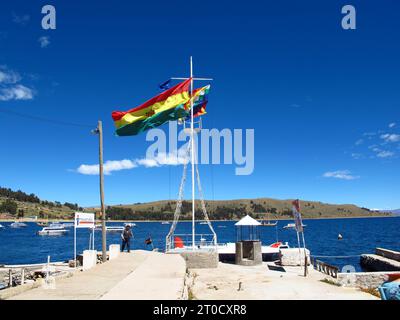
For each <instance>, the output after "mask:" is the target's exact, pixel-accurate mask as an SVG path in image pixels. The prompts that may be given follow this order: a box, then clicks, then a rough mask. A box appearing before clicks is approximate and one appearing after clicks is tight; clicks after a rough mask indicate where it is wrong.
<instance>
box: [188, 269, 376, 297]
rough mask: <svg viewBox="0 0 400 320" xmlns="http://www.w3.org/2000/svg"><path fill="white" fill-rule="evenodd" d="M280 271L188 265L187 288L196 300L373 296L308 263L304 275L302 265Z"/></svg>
mask: <svg viewBox="0 0 400 320" xmlns="http://www.w3.org/2000/svg"><path fill="white" fill-rule="evenodd" d="M284 271H285V272H282V271H276V270H270V269H269V268H268V265H267V263H263V264H262V265H260V266H253V267H245V266H238V265H234V264H227V263H219V265H218V268H217V269H212V270H211V269H191V272H192V273H194V274H195V275H196V276H195V278H194V285H193V287H192V288H191V292H192V294H193V295H194V297H195V299H200V300H207V299H232V300H236V299H239V300H247V299H249V300H259V299H261V300H287V299H288V300H376V299H377V298H376V297H375V296H373V295H371V294H368V293H365V292H362V291H360V290H358V289H354V288H344V287H338V286H335V285H332V284H328V283H324V282H321V281H320V280H322V279H324V278H325V275H324V274H322V273H320V272H318V271H315V270H313V269H312V268H311V267H309V275H308V276H307V278H304V277H303V276H302V273H303V268H299V267H284ZM239 283H240V284H239ZM239 288H240V289H239Z"/></svg>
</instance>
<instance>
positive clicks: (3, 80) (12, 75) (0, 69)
mask: <svg viewBox="0 0 400 320" xmlns="http://www.w3.org/2000/svg"><path fill="white" fill-rule="evenodd" d="M20 80H21V76H20V75H19V74H18V73H17V72H15V71H13V70H9V69H8V68H7V67H6V66H0V84H2V85H6V84H14V83H17V82H18V81H20Z"/></svg>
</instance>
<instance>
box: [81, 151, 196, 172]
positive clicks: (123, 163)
mask: <svg viewBox="0 0 400 320" xmlns="http://www.w3.org/2000/svg"><path fill="white" fill-rule="evenodd" d="M187 161H188V159H187V158H186V157H185V156H184V155H183V154H182V152H178V155H176V154H170V153H168V154H167V153H158V154H157V156H156V157H154V158H142V159H134V160H127V159H124V160H113V161H110V160H109V161H106V162H105V163H104V165H103V169H104V174H106V175H110V174H111V172H113V171H120V170H129V169H133V168H136V167H140V166H142V167H145V168H154V167H161V166H176V165H180V164H184V163H185V162H187ZM76 172H78V173H80V174H84V175H98V174H99V165H98V164H81V165H80V166H79V167H78V169H76Z"/></svg>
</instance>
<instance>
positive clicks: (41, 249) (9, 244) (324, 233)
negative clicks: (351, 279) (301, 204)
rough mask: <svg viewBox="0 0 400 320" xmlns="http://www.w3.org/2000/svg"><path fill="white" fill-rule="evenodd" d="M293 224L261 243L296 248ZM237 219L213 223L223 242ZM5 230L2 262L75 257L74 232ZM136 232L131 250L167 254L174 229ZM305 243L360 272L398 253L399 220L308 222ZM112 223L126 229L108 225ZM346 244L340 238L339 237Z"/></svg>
mask: <svg viewBox="0 0 400 320" xmlns="http://www.w3.org/2000/svg"><path fill="white" fill-rule="evenodd" d="M289 222H292V221H289V220H280V221H279V222H278V226H277V228H275V227H261V228H260V232H261V240H262V242H263V244H271V243H273V242H275V241H276V240H277V239H278V240H280V241H288V242H289V244H290V246H292V247H297V237H296V232H295V231H294V230H287V229H283V226H285V225H286V224H287V223H289ZM234 223H235V222H234V221H216V222H213V226H214V229H215V231H216V233H217V236H218V242H219V243H225V242H234V241H235V240H236V233H235V227H234ZM1 224H2V225H3V226H5V228H2V229H0V264H27V263H43V262H45V261H47V256H48V255H49V256H50V257H51V261H64V260H68V259H72V257H73V250H74V247H73V238H74V232H73V228H70V229H69V230H70V231H69V232H68V234H67V235H65V236H39V235H37V234H36V232H37V231H38V230H40V229H41V227H39V226H37V225H36V223H28V227H26V228H21V229H13V228H10V226H9V225H10V223H7V222H4V223H3V222H2V223H1ZM136 224H137V226H136V227H134V228H133V232H134V239H133V241H132V243H131V246H133V249H145V250H151V249H152V247H151V246H150V245H146V244H145V243H144V240H145V239H146V238H148V237H151V238H152V240H153V245H154V247H155V248H159V249H160V250H164V248H165V236H166V234H167V233H168V231H169V228H170V225H166V224H161V223H160V222H136ZM304 224H306V225H307V227H306V228H305V241H306V245H307V248H308V249H310V250H311V254H312V255H313V256H355V257H349V258H328V257H323V258H320V260H322V261H324V262H327V263H329V264H332V265H335V266H338V267H343V266H344V265H353V266H354V267H355V268H356V270H358V271H360V270H361V269H360V265H359V255H360V254H363V253H374V250H375V248H376V247H383V248H387V249H392V250H399V251H400V217H393V218H392V217H390V218H362V219H321V220H304ZM108 225H122V223H109V224H108ZM191 227H192V225H191V222H180V223H179V224H178V227H177V230H176V233H181V234H190V233H191ZM196 230H197V233H199V234H201V233H204V234H208V233H209V230H208V226H207V225H200V224H196ZM339 233H340V234H342V235H343V240H338V239H337V236H338V234H339ZM112 243H120V234H118V233H114V234H112V233H107V247H108V245H109V244H112ZM88 246H89V231H88V230H86V229H78V231H77V249H78V252H82V251H83V250H85V249H87V248H88ZM95 247H96V249H97V250H101V232H99V231H97V232H95Z"/></svg>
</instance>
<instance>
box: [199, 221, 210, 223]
mask: <svg viewBox="0 0 400 320" xmlns="http://www.w3.org/2000/svg"><path fill="white" fill-rule="evenodd" d="M199 224H208V222H207V221H202V222H200V223H199Z"/></svg>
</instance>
